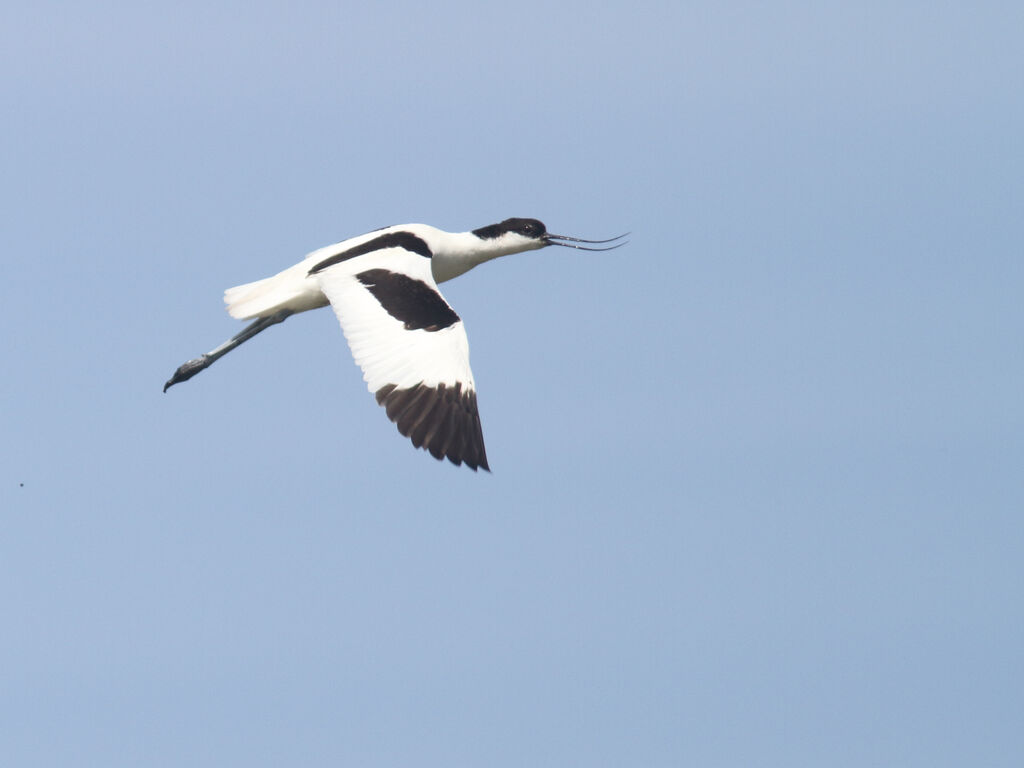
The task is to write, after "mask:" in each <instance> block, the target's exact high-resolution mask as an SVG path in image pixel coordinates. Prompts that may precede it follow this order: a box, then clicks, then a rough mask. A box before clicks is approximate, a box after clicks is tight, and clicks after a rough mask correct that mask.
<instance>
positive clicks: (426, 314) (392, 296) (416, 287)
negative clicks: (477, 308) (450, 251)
mask: <svg viewBox="0 0 1024 768" xmlns="http://www.w3.org/2000/svg"><path fill="white" fill-rule="evenodd" d="M356 279H358V280H359V282H360V283H362V284H363V285H364V286H365V287H366V290H368V291H369V292H370V293H372V294H373V297H374V298H375V299H376V300H377V301H378V302H379V303H380V305H381V306H382V307H383V308H384V310H385V311H386V312H387V313H388V314H389V315H391V316H392V317H393V318H395V319H396V320H398V321H400V322H401V323H402V324H403V325H404V326H405V330H407V331H418V330H424V331H431V332H433V331H441V330H444V329H445V328H449V327H451V326H453V325H455V323H457V322H459V316H458V315H457V314H455V310H453V309H452V308H451V307H449V306H448V302H447V301H445V300H444V298H442V296H441V294H440V293H438V292H437V291H436V290H434V289H433V288H431V287H430V286H429V285H427V284H426V283H425V282H423V281H422V280H417V279H415V278H412V277H409V276H408V275H405V274H402V273H401V272H392V271H390V270H387V269H368V270H366V271H365V272H360V273H359V274H358V275H356Z"/></svg>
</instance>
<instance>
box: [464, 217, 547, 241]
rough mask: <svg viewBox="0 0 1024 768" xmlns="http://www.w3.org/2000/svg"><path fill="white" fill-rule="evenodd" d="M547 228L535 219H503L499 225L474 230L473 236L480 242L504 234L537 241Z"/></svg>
mask: <svg viewBox="0 0 1024 768" xmlns="http://www.w3.org/2000/svg"><path fill="white" fill-rule="evenodd" d="M547 231H548V230H547V227H545V226H544V223H543V222H541V221H537V219H505V220H504V221H503V222H501V223H500V224H491V225H490V226H487V227H480V229H474V230H473V234H474V235H476V236H477V237H479V238H480V239H481V240H494V239H495V238H498V237H501V236H502V235H504V234H505V233H506V232H514V233H515V234H517V235H522V236H523V237H528V238H530V239H531V240H537V239H539V238H541V237H544V235H545V234H546V233H547Z"/></svg>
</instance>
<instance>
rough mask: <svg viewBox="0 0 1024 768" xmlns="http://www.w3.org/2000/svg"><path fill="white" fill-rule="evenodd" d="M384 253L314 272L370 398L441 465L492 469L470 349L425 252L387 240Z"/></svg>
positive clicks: (336, 261) (419, 245) (403, 240)
mask: <svg viewBox="0 0 1024 768" xmlns="http://www.w3.org/2000/svg"><path fill="white" fill-rule="evenodd" d="M378 240H379V241H380V242H379V245H380V246H381V247H379V248H377V249H375V250H368V249H367V248H365V247H361V248H360V249H359V251H358V252H356V253H351V252H350V255H349V254H341V255H339V256H335V257H332V258H331V259H327V260H325V261H324V262H321V263H320V264H318V265H316V266H314V267H313V268H312V269H311V270H310V275H312V276H315V277H316V279H317V281H318V282H319V284H320V289H321V290H322V291H323V293H324V295H325V296H326V297H327V299H328V300H329V301H330V302H331V307H332V308H333V309H334V313H335V314H336V315H337V316H338V321H339V322H340V323H341V329H342V331H343V332H344V333H345V338H346V339H347V340H348V345H349V348H350V349H351V350H352V356H353V357H354V358H355V361H356V364H358V365H359V367H360V368H361V369H362V370H363V378H364V379H365V380H366V383H367V386H368V387H369V390H370V392H372V393H373V394H374V395H375V396H376V397H377V402H378V403H379V404H381V405H383V406H384V407H385V408H386V409H387V414H388V418H390V419H391V420H392V421H393V422H395V424H396V425H397V426H398V431H399V432H401V433H402V434H403V435H405V436H406V437H408V438H410V439H411V440H412V443H413V445H415V446H416V447H417V448H424V449H425V450H428V451H430V453H431V454H432V455H433V456H434V457H435V458H437V459H441V458H444V457H447V458H448V459H449V460H450V461H452V462H453V463H454V464H457V465H458V464H462V463H463V462H465V464H466V466H468V467H470V468H472V469H474V470H475V469H477V467H483V468H484V469H489V468H488V466H487V455H486V453H485V451H484V440H483V432H482V431H481V428H480V416H479V413H478V412H477V406H476V387H475V386H474V384H473V373H472V371H471V370H470V368H469V341H468V340H467V339H466V330H465V328H464V327H463V325H462V320H461V319H459V316H458V315H457V314H455V311H454V310H453V309H452V308H451V307H450V306H449V305H448V302H446V301H445V300H444V297H443V296H441V293H440V291H438V289H437V284H436V283H435V282H434V278H433V276H432V274H431V269H430V258H429V257H428V256H425V255H423V253H424V252H425V253H427V254H429V249H427V248H426V244H425V243H423V242H422V241H421V240H418V238H413V241H414V242H412V243H411V246H412V247H413V248H415V250H410V247H409V246H410V241H409V238H408V237H402V236H381V237H380V238H378Z"/></svg>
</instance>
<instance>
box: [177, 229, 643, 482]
mask: <svg viewBox="0 0 1024 768" xmlns="http://www.w3.org/2000/svg"><path fill="white" fill-rule="evenodd" d="M623 237H625V235H619V236H618V237H612V238H609V239H607V240H584V239H582V238H578V237H567V236H565V235H555V234H552V233H550V232H548V231H547V228H546V227H545V226H544V224H543V223H541V222H540V221H537V220H536V219H518V218H513V219H505V221H502V222H500V223H499V224H491V225H490V226H486V227H481V228H480V229H474V230H472V231H471V232H445V231H443V230H440V229H437V228H435V227H431V226H428V225H426V224H401V225H397V226H392V227H384V228H383V229H378V230H374V231H373V232H368V233H366V234H364V235H358V236H356V237H352V238H349V239H348V240H343V241H342V242H340V243H335V244H334V245H328V246H326V247H325V248H319V249H317V250H315V251H313V252H312V253H310V254H308V255H307V256H306V257H305V258H304V259H303V260H302V261H300V262H299V263H298V264H296V265H294V266H292V267H289V268H288V269H286V270H284V271H283V272H279V273H278V274H276V275H274V276H272V277H268V278H265V279H263V280H257V281H256V282H254V283H246V284H244V285H239V286H236V287H234V288H228V290H227V291H225V292H224V302H225V303H226V304H227V310H228V313H229V314H230V315H231V316H232V317H236V318H239V319H253V320H254V321H253V322H252V323H251V324H250V325H248V326H246V327H245V328H244V329H242V331H240V332H239V333H238V334H237V335H235V336H233V337H231V338H230V339H229V340H228V341H226V342H224V343H223V344H221V345H220V346H219V347H216V348H215V349H212V350H211V351H209V352H207V353H206V354H205V355H201V356H199V357H197V358H195V359H192V360H189V361H188V362H185V363H183V364H182V365H180V366H179V367H178V369H177V370H176V371H175V372H174V375H173V376H171V378H170V379H169V380H168V381H167V383H166V384H164V392H166V391H167V389H168V388H169V387H171V386H173V385H175V384H179V383H181V382H183V381H187V380H189V379H191V378H192V377H193V376H195V375H196V374H197V373H199V372H200V371H202V370H204V369H206V368H208V367H209V366H210V365H212V364H213V363H214V362H215V361H217V360H219V359H220V358H221V357H223V356H224V355H226V354H227V353H228V352H230V351H231V350H232V349H234V348H235V347H237V346H238V345H239V344H242V343H243V342H246V341H248V340H249V339H251V338H252V337H253V336H255V335H256V334H258V333H260V332H261V331H264V330H266V329H267V328H269V327H270V326H272V325H276V324H277V323H280V322H283V321H284V320H286V319H287V318H289V317H291V316H292V315H294V314H297V313H299V312H306V311H308V310H310V309H317V308H319V307H325V306H327V305H328V304H330V305H331V307H332V308H333V309H334V313H335V315H337V317H338V322H340V323H341V330H342V331H343V332H344V334H345V338H346V339H347V340H348V345H349V348H350V349H351V350H352V356H353V357H354V358H355V361H356V364H357V365H358V366H359V367H360V368H361V369H362V371H363V378H364V379H365V381H366V384H367V386H368V387H369V390H370V392H371V393H372V394H373V395H375V396H376V398H377V402H378V403H379V404H380V405H382V406H383V407H384V408H385V410H386V412H387V415H388V418H389V419H391V421H393V422H394V423H395V424H396V426H397V427H398V431H399V432H400V433H401V434H403V435H404V436H405V437H408V438H409V439H410V440H412V444H413V445H414V446H416V447H417V448H423V449H425V450H427V451H429V452H430V453H431V455H432V456H434V457H435V458H436V459H439V460H440V459H444V458H448V460H449V461H451V462H452V463H453V464H455V465H456V466H458V465H460V464H463V463H464V464H465V465H466V466H467V467H469V468H471V469H473V470H474V471H475V470H476V469H477V468H478V467H479V468H483V469H486V470H488V471H489V470H490V467H488V465H487V454H486V452H485V451H484V438H483V432H482V430H481V427H480V415H479V413H478V411H477V405H476V385H475V384H474V383H473V373H472V371H470V368H469V342H468V340H467V339H466V330H465V328H464V327H463V324H462V320H461V318H459V316H458V315H457V314H456V313H455V310H453V309H452V308H451V306H450V305H449V304H448V302H447V301H445V299H444V297H443V296H442V295H441V293H440V291H439V290H438V289H437V284H438V283H443V282H444V281H445V280H451V279H452V278H453V277H458V276H459V275H461V274H463V273H465V272H468V271H469V270H471V269H472V268H473V267H475V266H477V265H478V264H482V263H484V262H485V261H490V260H491V259H495V258H497V257H499V256H506V255H508V254H512V253H520V252H522V251H532V250H536V249H538V248H546V247H547V246H549V245H561V246H564V247H566V248H577V249H580V250H586V251H608V250H612V249H613V248H618V247H619V246H621V245H625V241H622V238H623ZM608 243H615V244H614V245H606V244H608ZM593 246H602V247H593Z"/></svg>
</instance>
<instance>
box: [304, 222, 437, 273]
mask: <svg viewBox="0 0 1024 768" xmlns="http://www.w3.org/2000/svg"><path fill="white" fill-rule="evenodd" d="M384 248H404V249H405V250H407V251H411V252H412V253H418V254H419V255H420V256H425V257H426V258H428V259H429V258H433V255H434V254H433V253H431V251H430V246H428V245H427V243H426V241H425V240H423V239H422V238H419V237H417V236H416V235H414V234H413V233H412V232H387V233H386V234H383V235H378V236H377V237H374V238H372V239H370V240H367V241H366V242H365V243H360V244H359V245H354V246H352V247H351V248H349V249H347V250H344V251H342V252H341V253H336V254H334V255H333V256H328V257H327V258H326V259H324V260H323V261H321V262H320V263H319V264H317V265H316V266H314V267H313V268H312V269H311V270H309V274H310V275H315V274H316V273H317V272H322V271H323V270H325V269H327V268H328V267H330V266H333V265H334V264H339V263H341V262H343V261H348V260H349V259H354V258H355V257H356V256H365V255H366V254H368V253H373V252H374V251H380V250H382V249H384Z"/></svg>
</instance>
